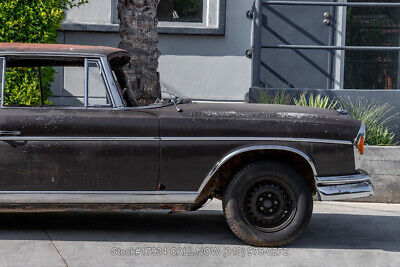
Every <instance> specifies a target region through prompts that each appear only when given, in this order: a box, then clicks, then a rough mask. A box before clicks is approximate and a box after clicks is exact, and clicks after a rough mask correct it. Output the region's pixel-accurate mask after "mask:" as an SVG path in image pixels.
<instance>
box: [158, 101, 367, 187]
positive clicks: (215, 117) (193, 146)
mask: <svg viewBox="0 0 400 267" xmlns="http://www.w3.org/2000/svg"><path fill="white" fill-rule="evenodd" d="M268 106H270V105H268ZM180 107H181V108H182V109H183V112H176V109H175V108H174V107H169V108H164V109H159V110H155V111H152V112H153V113H154V114H155V115H157V116H158V117H159V118H160V135H161V137H162V141H161V165H160V166H161V168H160V183H162V184H163V185H165V186H166V189H167V190H172V191H176V190H190V191H197V190H198V189H199V188H200V185H201V184H202V182H203V181H204V179H205V178H206V177H207V175H208V174H209V173H210V171H211V170H212V169H213V168H214V166H215V165H216V164H217V163H218V162H219V161H220V160H221V159H222V158H224V157H225V156H227V155H229V154H230V153H232V152H234V151H236V150H238V149H241V148H244V147H251V146H255V147H257V146H264V147H265V146H271V147H273V146H283V147H288V148H293V149H295V150H299V151H301V152H302V153H304V154H306V155H307V156H308V157H309V158H310V159H311V160H312V162H313V163H314V165H315V169H316V171H317V175H318V176H329V175H346V174H353V173H354V172H355V170H354V155H353V145H352V142H350V141H349V140H351V139H352V138H354V136H356V134H357V127H359V125H355V123H354V121H353V120H350V119H349V120H347V119H346V118H343V117H339V114H338V115H337V116H336V114H335V116H333V115H332V113H331V114H325V117H324V115H323V114H318V112H319V113H321V111H320V110H319V109H317V110H315V112H316V114H318V116H314V115H313V114H309V113H299V110H298V109H294V110H293V111H289V112H286V113H283V112H282V114H281V115H279V114H278V115H276V113H279V110H278V111H277V112H275V113H274V112H271V113H270V114H269V113H268V112H267V110H265V108H266V107H264V110H265V111H264V112H262V109H263V106H262V105H246V104H235V105H234V107H233V106H232V105H227V106H226V105H215V104H214V105H207V104H193V103H192V104H186V105H180ZM230 108H231V109H230ZM269 108H272V109H279V108H282V106H280V107H276V106H273V107H269ZM241 109H242V110H241ZM252 109H254V110H252ZM260 109H261V112H260ZM287 109H288V108H286V107H285V110H287ZM289 109H290V107H289ZM307 110H309V109H307ZM274 114H275V115H274ZM339 121H340V125H339ZM339 128H340V129H339ZM268 137H271V138H270V139H269V138H268ZM313 140H314V141H313ZM315 140H316V141H315ZM323 140H332V142H324V141H323ZM335 141H336V142H335Z"/></svg>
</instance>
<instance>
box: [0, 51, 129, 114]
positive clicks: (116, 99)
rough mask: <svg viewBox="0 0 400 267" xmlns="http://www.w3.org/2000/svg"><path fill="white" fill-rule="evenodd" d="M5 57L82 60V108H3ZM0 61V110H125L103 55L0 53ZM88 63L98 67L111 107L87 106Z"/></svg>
mask: <svg viewBox="0 0 400 267" xmlns="http://www.w3.org/2000/svg"><path fill="white" fill-rule="evenodd" d="M7 56H38V57H40V56H46V57H55V58H57V57H77V58H83V59H84V69H85V81H84V98H85V100H84V106H83V107H72V106H70V107H68V106H65V107H63V106H43V107H25V106H24V107H22V106H21V107H18V106H5V105H4V91H5V76H6V64H7V58H6V57H7ZM0 60H2V61H3V68H2V70H1V75H2V84H1V88H0V89H1V105H0V108H6V109H15V108H22V109H61V110H64V109H76V110H82V109H85V110H86V109H90V110H104V109H107V110H112V109H121V108H122V109H123V108H125V106H124V104H123V101H122V99H121V97H120V94H119V93H118V89H117V86H116V84H115V81H114V78H113V76H112V72H111V68H110V66H109V63H108V59H107V57H106V56H104V55H100V54H84V53H71V54H65V53H56V52H41V53H30V52H12V53H5V52H3V53H0ZM88 61H96V63H97V64H98V65H99V67H100V69H101V72H102V75H103V78H104V82H105V84H106V88H107V93H108V95H109V98H110V100H111V103H112V104H111V106H110V107H90V106H88V105H87V100H88V99H87V96H88V94H87V90H88V83H87V82H88V79H87V78H88V73H87V67H88V66H87V62H88Z"/></svg>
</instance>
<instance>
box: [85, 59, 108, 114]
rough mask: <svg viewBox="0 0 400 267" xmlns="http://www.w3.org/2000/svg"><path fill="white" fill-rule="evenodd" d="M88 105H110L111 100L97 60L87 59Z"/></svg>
mask: <svg viewBox="0 0 400 267" xmlns="http://www.w3.org/2000/svg"><path fill="white" fill-rule="evenodd" d="M87 66H88V85H87V86H88V100H87V101H88V103H87V106H88V107H96V106H101V107H110V106H111V101H110V97H109V95H108V91H107V85H106V80H105V78H104V73H103V70H102V68H101V66H100V63H99V62H98V61H97V60H88V62H87Z"/></svg>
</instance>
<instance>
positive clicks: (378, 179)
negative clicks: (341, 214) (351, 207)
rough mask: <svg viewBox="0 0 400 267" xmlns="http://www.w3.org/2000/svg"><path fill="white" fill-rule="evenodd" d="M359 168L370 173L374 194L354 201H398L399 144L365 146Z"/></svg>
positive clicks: (399, 177) (399, 185)
mask: <svg viewBox="0 0 400 267" xmlns="http://www.w3.org/2000/svg"><path fill="white" fill-rule="evenodd" d="M361 168H362V169H363V170H365V171H367V172H368V173H369V174H370V175H371V179H372V182H373V184H374V187H375V195H374V196H373V197H369V198H363V199H357V200H355V201H357V202H378V203H400V146H393V147H382V146H366V147H365V155H364V159H363V162H362V164H361Z"/></svg>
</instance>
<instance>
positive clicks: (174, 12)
mask: <svg viewBox="0 0 400 267" xmlns="http://www.w3.org/2000/svg"><path fill="white" fill-rule="evenodd" d="M206 2H207V1H206V0H162V1H160V3H159V5H158V10H157V17H158V19H159V20H160V21H174V22H201V23H202V22H203V15H204V14H206V13H207V6H204V4H205V3H206Z"/></svg>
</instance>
